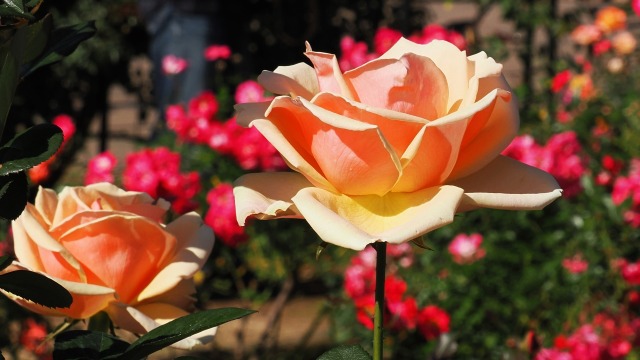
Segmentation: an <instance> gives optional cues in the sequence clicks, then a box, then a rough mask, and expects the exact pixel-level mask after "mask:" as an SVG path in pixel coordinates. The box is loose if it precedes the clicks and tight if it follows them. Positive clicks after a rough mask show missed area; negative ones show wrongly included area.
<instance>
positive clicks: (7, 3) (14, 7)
mask: <svg viewBox="0 0 640 360" xmlns="http://www.w3.org/2000/svg"><path fill="white" fill-rule="evenodd" d="M2 2H3V4H1V5H0V16H10V17H21V18H27V19H32V18H33V15H31V14H30V13H28V12H25V11H24V4H22V0H3V1H2Z"/></svg>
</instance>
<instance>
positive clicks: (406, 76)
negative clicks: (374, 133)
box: [345, 54, 449, 120]
mask: <svg viewBox="0 0 640 360" xmlns="http://www.w3.org/2000/svg"><path fill="white" fill-rule="evenodd" d="M345 78H346V79H347V80H348V81H350V82H351V84H352V85H353V87H354V89H355V91H356V97H357V99H358V100H359V101H360V102H362V103H364V104H367V105H371V106H374V107H381V108H386V109H391V110H394V111H398V112H403V113H406V114H411V115H414V116H418V117H421V118H423V119H428V120H434V119H437V118H438V117H441V116H443V115H446V113H447V110H448V108H447V100H448V98H449V96H448V92H449V89H448V86H447V80H446V78H445V77H444V74H443V73H442V71H440V69H438V67H437V66H436V65H435V64H434V62H433V61H431V59H429V58H427V57H423V56H420V55H416V54H405V55H403V56H402V57H401V58H400V59H399V60H394V59H378V60H373V61H371V62H368V63H366V64H364V65H362V66H360V67H358V68H356V69H354V70H351V71H348V72H347V73H345Z"/></svg>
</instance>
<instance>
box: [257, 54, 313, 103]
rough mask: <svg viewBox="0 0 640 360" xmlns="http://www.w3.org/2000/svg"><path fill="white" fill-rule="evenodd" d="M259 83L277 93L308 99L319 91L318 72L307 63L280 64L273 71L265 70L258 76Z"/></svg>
mask: <svg viewBox="0 0 640 360" xmlns="http://www.w3.org/2000/svg"><path fill="white" fill-rule="evenodd" d="M258 83H260V85H262V86H264V88H265V89H267V90H268V91H270V92H272V93H274V94H276V95H289V96H291V97H297V96H300V97H302V98H304V99H307V100H311V98H313V96H314V95H315V94H317V93H318V92H319V85H318V78H317V76H316V72H315V70H314V69H313V68H312V67H311V66H309V65H307V64H305V63H298V64H295V65H291V66H278V67H277V68H276V69H275V70H274V71H273V72H271V71H266V70H265V71H263V72H262V73H261V74H260V76H258Z"/></svg>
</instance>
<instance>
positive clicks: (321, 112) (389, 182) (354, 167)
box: [267, 94, 401, 195]
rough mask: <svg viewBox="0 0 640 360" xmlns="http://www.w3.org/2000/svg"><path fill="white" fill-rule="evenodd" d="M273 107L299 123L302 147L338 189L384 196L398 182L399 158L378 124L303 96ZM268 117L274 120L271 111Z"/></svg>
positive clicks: (299, 137) (344, 191)
mask: <svg viewBox="0 0 640 360" xmlns="http://www.w3.org/2000/svg"><path fill="white" fill-rule="evenodd" d="M321 95H322V94H319V95H318V96H317V97H319V96H321ZM332 99H335V98H332ZM272 109H286V110H288V111H289V114H288V117H289V118H288V119H286V120H288V121H292V120H294V121H297V122H298V123H299V127H300V131H301V134H300V135H299V136H298V139H297V140H298V141H299V143H300V145H301V146H307V149H308V151H309V152H310V153H311V154H312V156H313V159H315V161H316V162H317V164H318V170H319V172H320V173H321V174H322V175H324V177H325V178H326V179H327V180H328V181H329V183H330V184H331V185H332V186H333V187H335V188H336V189H337V190H338V192H340V193H343V194H351V195H361V194H377V195H383V194H385V193H386V192H388V191H389V190H390V189H391V187H392V186H393V184H394V183H395V182H396V181H397V179H398V176H399V173H400V171H401V166H400V161H399V159H398V157H397V155H396V154H395V152H394V151H393V149H392V147H391V145H390V144H389V143H388V142H387V140H386V139H385V138H384V136H383V135H382V133H381V131H380V129H379V128H378V127H377V126H374V125H371V124H367V123H363V122H361V121H357V120H354V119H350V118H348V117H345V116H342V115H339V114H336V113H333V112H331V111H328V110H327V109H325V108H323V107H320V106H317V105H315V104H314V103H310V102H308V101H306V100H304V99H299V101H296V102H294V101H291V100H290V99H288V98H278V99H276V100H274V102H273V104H272ZM267 116H268V118H269V119H272V116H271V114H270V113H268V114H267ZM289 139H290V138H289ZM274 146H276V144H274ZM276 148H278V147H277V146H276ZM281 153H282V152H281ZM282 154H283V156H285V158H286V155H285V154H284V153H282ZM287 160H288V159H287ZM303 174H304V173H303ZM305 175H306V174H305ZM309 180H310V181H313V179H309Z"/></svg>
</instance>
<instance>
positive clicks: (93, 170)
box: [84, 150, 117, 185]
mask: <svg viewBox="0 0 640 360" xmlns="http://www.w3.org/2000/svg"><path fill="white" fill-rule="evenodd" d="M116 163H117V159H116V157H115V156H114V155H113V154H112V153H111V152H110V151H108V150H107V151H105V152H102V153H100V154H98V155H96V156H94V157H92V158H91V159H90V160H89V162H88V163H87V173H86V174H85V178H84V184H85V185H89V184H97V183H100V182H110V183H112V182H113V181H114V176H113V171H114V169H115V167H116Z"/></svg>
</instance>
